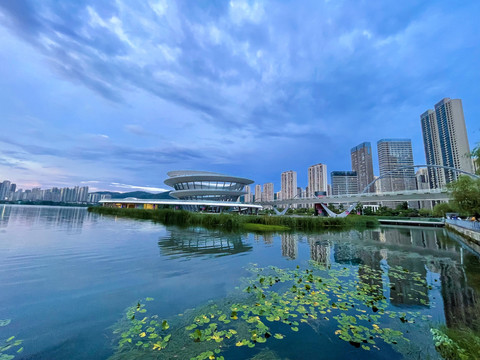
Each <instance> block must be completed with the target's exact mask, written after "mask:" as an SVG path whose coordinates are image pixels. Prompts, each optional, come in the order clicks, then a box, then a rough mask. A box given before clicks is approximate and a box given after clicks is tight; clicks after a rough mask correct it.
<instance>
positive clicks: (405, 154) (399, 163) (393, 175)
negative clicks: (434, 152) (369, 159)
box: [377, 139, 416, 192]
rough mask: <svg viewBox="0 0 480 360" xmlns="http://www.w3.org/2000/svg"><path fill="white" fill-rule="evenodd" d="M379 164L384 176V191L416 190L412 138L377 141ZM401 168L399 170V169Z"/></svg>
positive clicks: (382, 184) (381, 175) (381, 174)
mask: <svg viewBox="0 0 480 360" xmlns="http://www.w3.org/2000/svg"><path fill="white" fill-rule="evenodd" d="M377 149H378V166H379V168H380V177H383V176H384V177H383V178H382V183H381V186H382V192H390V191H401V190H415V189H416V185H415V171H414V169H413V167H411V168H403V169H399V168H402V167H406V166H413V153H412V141H411V140H410V139H382V140H379V141H378V142H377ZM397 169H399V170H397Z"/></svg>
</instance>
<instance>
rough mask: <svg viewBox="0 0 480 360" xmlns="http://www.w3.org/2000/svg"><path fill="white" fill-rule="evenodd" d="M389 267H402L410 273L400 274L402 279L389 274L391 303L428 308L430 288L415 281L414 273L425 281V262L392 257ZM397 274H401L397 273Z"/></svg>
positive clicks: (423, 283)
mask: <svg viewBox="0 0 480 360" xmlns="http://www.w3.org/2000/svg"><path fill="white" fill-rule="evenodd" d="M388 265H389V266H400V267H402V268H403V269H406V270H408V272H400V275H401V276H402V278H399V277H398V276H393V274H390V272H389V274H388V277H389V280H390V303H392V304H394V305H418V306H428V303H429V299H428V286H427V284H426V282H420V281H416V280H414V278H415V277H416V276H415V275H414V274H413V273H418V274H420V278H421V279H422V280H425V279H426V277H427V270H426V269H425V265H424V263H423V261H421V260H420V259H419V258H416V257H415V258H408V257H407V258H405V257H403V258H402V257H398V256H396V257H391V258H390V259H389V261H388ZM395 274H399V273H398V272H395Z"/></svg>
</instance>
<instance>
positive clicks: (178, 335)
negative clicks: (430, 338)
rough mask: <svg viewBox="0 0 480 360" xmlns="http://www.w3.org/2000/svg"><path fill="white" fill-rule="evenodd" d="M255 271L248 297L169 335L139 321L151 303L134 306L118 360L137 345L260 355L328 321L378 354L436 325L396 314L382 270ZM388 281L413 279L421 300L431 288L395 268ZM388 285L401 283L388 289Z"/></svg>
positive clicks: (182, 323)
mask: <svg viewBox="0 0 480 360" xmlns="http://www.w3.org/2000/svg"><path fill="white" fill-rule="evenodd" d="M250 271H251V272H252V274H253V276H252V277H251V278H248V279H246V280H245V282H246V284H245V287H244V290H243V295H241V296H239V297H237V298H233V299H232V298H230V299H227V300H225V299H224V300H220V301H216V302H214V303H211V304H208V305H206V306H204V307H201V308H199V309H196V310H194V311H192V312H186V313H185V314H181V316H178V317H176V318H175V319H169V321H168V324H170V325H171V326H172V329H171V331H169V332H168V331H165V330H168V329H164V328H163V327H162V328H159V326H160V324H162V323H164V322H160V321H159V320H157V319H158V317H156V315H153V316H151V315H147V316H144V317H142V318H140V317H138V315H141V314H142V312H143V311H144V310H145V312H146V308H145V307H144V304H143V303H138V304H137V305H136V306H134V307H133V308H130V309H129V310H128V311H127V316H126V318H127V320H129V324H123V326H126V325H129V329H128V330H125V328H124V329H123V330H120V328H121V327H120V328H119V329H117V333H121V338H120V339H119V341H118V346H117V350H118V353H117V354H116V356H114V358H115V359H121V358H122V356H121V355H122V353H123V354H125V352H127V351H129V350H131V349H132V348H135V347H136V348H137V349H136V350H135V352H136V353H138V354H139V356H140V353H141V352H144V353H145V354H144V355H143V356H146V357H148V356H153V355H152V352H154V351H155V352H157V354H156V355H155V356H154V357H152V358H159V359H164V358H165V359H166V358H172V357H174V356H175V354H178V351H181V352H182V355H181V357H182V358H190V359H223V358H224V357H225V358H226V357H228V352H229V351H231V350H232V349H234V348H236V347H238V348H241V347H246V348H251V349H252V350H254V349H255V347H256V346H258V345H261V344H264V343H266V342H270V341H273V342H274V341H281V340H283V339H285V338H288V337H289V336H290V333H291V332H301V331H303V330H307V329H312V328H315V325H318V324H321V323H323V322H334V323H335V324H336V330H332V332H333V334H331V335H333V336H336V337H337V338H338V339H339V340H342V341H344V342H346V343H348V344H350V345H351V346H353V347H355V348H358V350H359V351H378V350H381V349H382V348H384V347H385V346H394V347H395V346H396V344H399V343H407V342H408V341H409V340H408V339H406V338H405V337H404V334H403V332H402V331H401V330H399V329H400V328H403V327H404V326H405V325H408V324H412V323H414V322H415V321H416V320H417V319H418V318H419V317H420V318H421V319H422V320H423V321H426V320H427V319H428V317H427V316H425V315H422V316H421V315H420V312H415V311H407V312H396V311H392V310H391V309H390V308H389V302H388V299H387V298H386V295H387V289H386V288H384V287H382V284H381V283H376V282H374V281H373V282H372V281H371V280H372V279H375V278H376V279H378V278H379V277H380V278H381V276H382V270H376V269H373V268H371V267H369V266H366V265H362V266H360V267H359V268H358V269H354V268H350V267H349V268H347V267H341V266H334V267H332V268H325V267H322V266H319V265H318V264H316V263H313V262H311V263H310V265H309V266H308V267H307V268H305V269H301V268H300V267H297V268H296V269H282V268H278V267H273V266H272V267H268V268H259V267H257V266H252V267H251V268H250ZM388 276H389V277H390V278H394V279H406V278H408V280H409V281H411V282H412V283H413V284H414V286H415V287H417V288H418V290H417V291H418V296H420V297H421V296H422V295H421V293H423V292H422V291H421V290H420V289H423V288H425V287H426V286H427V284H426V282H425V280H423V279H422V278H421V275H420V274H417V273H414V272H409V271H408V270H406V269H403V268H402V267H392V268H390V269H389V270H388ZM388 286H393V285H390V284H389V283H387V287H388ZM137 314H138V315H137ZM165 323H166V322H165ZM154 325H156V326H154ZM322 331H325V330H322ZM126 345H128V346H126ZM260 350H263V348H262V347H261V346H260ZM147 353H148V354H149V355H146V354H147ZM253 355H254V354H252V356H253ZM177 356H178V355H177ZM128 358H131V354H130V355H129V357H128Z"/></svg>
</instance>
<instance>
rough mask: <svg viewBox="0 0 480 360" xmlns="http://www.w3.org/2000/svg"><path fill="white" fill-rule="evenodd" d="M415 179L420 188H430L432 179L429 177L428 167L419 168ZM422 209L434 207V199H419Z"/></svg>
mask: <svg viewBox="0 0 480 360" xmlns="http://www.w3.org/2000/svg"><path fill="white" fill-rule="evenodd" d="M415 180H416V183H417V189H418V190H426V189H430V180H429V178H428V168H421V169H418V170H417V172H416V173H415ZM418 205H419V208H420V209H432V201H428V200H427V201H419V202H418Z"/></svg>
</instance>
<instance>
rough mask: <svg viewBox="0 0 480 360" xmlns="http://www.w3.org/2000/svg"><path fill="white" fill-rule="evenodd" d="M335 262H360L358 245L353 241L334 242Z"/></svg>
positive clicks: (355, 263)
mask: <svg viewBox="0 0 480 360" xmlns="http://www.w3.org/2000/svg"><path fill="white" fill-rule="evenodd" d="M334 258H335V262H337V263H339V264H350V265H358V264H361V263H362V259H361V258H360V254H359V247H358V245H357V244H353V243H347V242H343V243H336V244H335V246H334Z"/></svg>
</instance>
